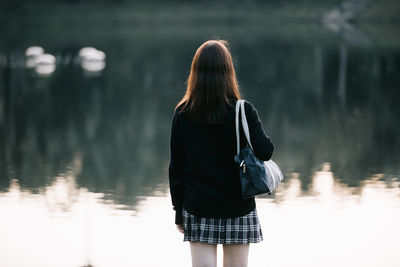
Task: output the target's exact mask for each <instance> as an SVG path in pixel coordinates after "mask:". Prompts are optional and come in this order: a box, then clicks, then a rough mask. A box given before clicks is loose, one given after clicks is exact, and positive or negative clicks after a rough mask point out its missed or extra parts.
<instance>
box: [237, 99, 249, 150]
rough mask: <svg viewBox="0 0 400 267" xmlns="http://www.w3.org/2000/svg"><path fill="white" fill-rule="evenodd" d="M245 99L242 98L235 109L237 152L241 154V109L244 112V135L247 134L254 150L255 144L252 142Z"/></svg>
mask: <svg viewBox="0 0 400 267" xmlns="http://www.w3.org/2000/svg"><path fill="white" fill-rule="evenodd" d="M244 104H245V101H244V100H243V99H240V100H238V101H237V102H236V110H235V127H236V152H237V153H236V154H237V155H239V153H240V133H239V112H240V110H241V113H242V127H243V131H244V135H245V136H246V140H247V143H248V144H249V146H250V148H251V149H252V150H253V146H252V145H251V142H250V131H249V125H248V124H247V119H246V112H245V110H244Z"/></svg>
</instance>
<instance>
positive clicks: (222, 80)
mask: <svg viewBox="0 0 400 267" xmlns="http://www.w3.org/2000/svg"><path fill="white" fill-rule="evenodd" d="M238 99H240V92H239V88H238V83H237V80H236V74H235V69H234V67H233V62H232V57H231V54H230V52H229V47H228V43H227V42H226V41H223V40H210V41H207V42H205V43H204V44H202V45H201V46H200V47H199V48H198V49H197V51H196V54H195V56H194V58H193V61H192V65H191V70H190V75H189V78H188V81H187V90H186V93H185V95H184V96H183V98H182V100H181V101H180V102H179V103H178V105H177V106H176V108H175V112H174V116H173V119H172V127H171V140H170V149H171V158H170V165H169V182H170V192H171V198H172V204H173V206H174V209H175V211H176V216H175V224H176V226H177V228H178V230H179V231H180V232H182V233H183V234H184V241H189V242H190V251H191V255H192V266H214V267H215V266H216V262H217V244H223V253H224V260H223V262H224V267H229V266H247V259H248V253H249V244H250V243H258V242H260V241H262V240H263V237H262V232H261V227H260V223H259V220H258V217H257V210H256V204H255V200H254V198H251V199H242V197H241V187H240V179H239V169H238V166H237V165H236V163H235V162H234V156H235V154H236V136H235V120H234V119H235V104H236V101H237V100H238ZM245 113H246V116H247V120H248V125H249V130H250V138H251V140H250V141H251V143H252V144H253V148H254V153H255V155H256V156H257V157H258V158H259V159H262V160H269V159H270V158H271V156H272V152H273V150H274V146H273V144H272V142H271V140H270V138H269V137H268V136H266V135H265V133H264V130H263V127H262V124H261V121H260V119H259V117H258V114H257V111H256V109H255V108H254V106H253V105H252V104H251V103H250V102H247V101H246V102H245ZM240 128H241V127H240ZM240 135H241V138H240V140H241V147H242V148H243V147H244V146H245V145H246V141H245V138H244V133H243V129H241V132H240Z"/></svg>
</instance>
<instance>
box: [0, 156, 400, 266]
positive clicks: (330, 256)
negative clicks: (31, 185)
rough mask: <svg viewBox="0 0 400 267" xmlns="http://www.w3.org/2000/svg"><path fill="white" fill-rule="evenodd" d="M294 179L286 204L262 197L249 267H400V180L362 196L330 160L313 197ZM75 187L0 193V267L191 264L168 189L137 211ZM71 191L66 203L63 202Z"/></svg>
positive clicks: (316, 176)
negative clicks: (259, 235) (259, 233)
mask: <svg viewBox="0 0 400 267" xmlns="http://www.w3.org/2000/svg"><path fill="white" fill-rule="evenodd" d="M290 176H291V177H292V178H291V179H290V180H288V181H287V182H286V183H285V184H284V187H280V188H279V191H278V192H277V198H278V201H275V200H274V199H262V198H261V199H258V200H257V205H258V212H259V216H260V221H261V224H262V227H263V233H264V237H265V241H264V242H262V243H260V244H257V245H253V246H252V250H251V257H250V266H259V267H264V266H381V265H382V263H384V265H385V266H397V265H398V263H399V262H400V257H399V256H398V253H397V249H398V240H399V238H400V232H399V231H398V230H397V227H398V224H399V223H400V198H399V196H400V188H399V182H393V184H392V187H390V188H389V187H387V185H386V183H384V182H382V181H380V179H379V177H378V176H379V175H377V176H374V177H371V178H369V179H367V180H365V181H364V183H363V186H362V187H361V189H359V190H358V192H357V193H355V192H354V190H353V189H352V188H349V187H348V186H346V185H344V184H340V183H338V182H337V181H336V180H335V179H334V177H333V174H332V172H330V170H329V163H324V164H323V165H322V166H321V170H319V171H316V172H315V173H313V175H312V178H311V184H312V194H307V195H303V194H302V190H301V186H300V184H301V183H300V181H299V179H298V174H296V173H292V174H290ZM75 185H76V184H75V181H74V179H69V178H68V177H65V178H62V179H61V178H60V179H59V180H58V181H57V182H55V183H54V184H53V185H51V186H49V187H48V188H46V191H45V192H44V193H43V194H40V195H35V194H31V193H27V192H23V191H21V188H20V187H19V186H18V183H17V181H12V185H11V187H10V188H9V190H8V191H7V192H5V193H1V194H0V213H1V214H3V215H7V216H2V217H4V218H5V220H2V222H1V224H2V227H1V228H0V235H1V237H2V242H0V249H1V251H3V252H4V254H3V256H2V258H1V260H0V262H1V263H2V266H60V267H62V266H66V267H67V266H82V265H83V264H88V263H89V264H92V265H93V266H154V267H156V266H182V267H184V266H188V263H189V262H190V253H189V247H188V245H187V243H183V242H182V236H181V234H180V233H178V231H177V230H176V229H175V227H174V225H173V211H172V209H171V206H170V199H169V197H168V192H166V191H165V192H163V193H162V194H160V196H158V197H154V196H153V197H152V196H148V197H144V198H142V199H141V200H140V203H139V205H138V210H137V212H136V213H135V214H134V215H135V216H132V215H133V214H132V213H131V212H130V211H128V210H119V209H118V207H115V206H113V205H112V204H109V203H104V201H103V200H102V197H103V196H102V194H96V193H92V192H89V191H87V190H86V189H85V188H80V189H79V190H78V191H77V189H76V188H75ZM70 195H73V196H74V198H73V201H71V202H70V205H69V206H68V209H65V208H64V207H63V205H60V203H61V204H62V203H65V199H67V198H68V197H67V196H70ZM63 198H64V199H63ZM49 202H50V203H51V204H50V207H49V206H47V205H46V204H47V203H49ZM67 202H68V201H67ZM54 205H58V206H59V207H61V210H59V212H57V211H55V210H54V209H53V208H54V207H53V206H54ZM167 218H170V219H171V220H170V222H171V223H168V219H167ZM27 222H29V223H27ZM156 240H157V241H156ZM219 249H220V248H219ZM44 251H45V252H46V253H45V254H44ZM155 252H156V253H157V257H154V253H155ZM289 252H290V255H291V256H290V257H289V256H288V253H289ZM21 253H23V254H24V255H25V257H22V258H21V257H18V255H21ZM5 255H6V256H5ZM45 255H51V257H47V256H45ZM266 255H267V257H268V261H267V263H268V264H267V263H266V260H265V257H266ZM85 260H86V262H85ZM219 262H221V259H219Z"/></svg>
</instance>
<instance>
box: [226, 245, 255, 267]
mask: <svg viewBox="0 0 400 267" xmlns="http://www.w3.org/2000/svg"><path fill="white" fill-rule="evenodd" d="M249 247H250V244H243V245H242V244H238V245H223V248H224V267H247V260H248V258H249Z"/></svg>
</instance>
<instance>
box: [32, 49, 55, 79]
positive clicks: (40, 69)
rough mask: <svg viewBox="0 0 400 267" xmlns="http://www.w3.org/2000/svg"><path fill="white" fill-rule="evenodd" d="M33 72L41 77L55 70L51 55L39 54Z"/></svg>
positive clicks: (53, 59)
mask: <svg viewBox="0 0 400 267" xmlns="http://www.w3.org/2000/svg"><path fill="white" fill-rule="evenodd" d="M35 61H36V66H35V71H36V72H37V73H38V74H41V75H48V74H51V73H53V72H54V71H55V70H56V58H55V56H53V55H51V54H41V55H38V56H37V57H36V60H35Z"/></svg>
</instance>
